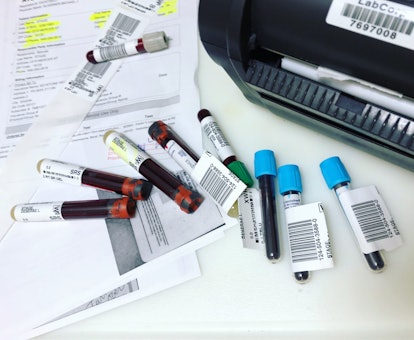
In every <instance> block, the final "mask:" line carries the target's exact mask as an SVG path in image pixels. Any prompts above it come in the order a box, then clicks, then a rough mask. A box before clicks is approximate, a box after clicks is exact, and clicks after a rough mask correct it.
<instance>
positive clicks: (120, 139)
mask: <svg viewBox="0 0 414 340" xmlns="http://www.w3.org/2000/svg"><path fill="white" fill-rule="evenodd" d="M103 139H104V142H105V144H106V145H107V146H108V147H110V148H111V149H112V150H113V151H114V152H115V153H116V154H117V155H118V156H120V157H121V158H122V159H123V160H124V161H125V162H126V163H128V164H129V165H130V166H132V167H133V168H134V169H135V170H137V171H138V172H139V173H140V174H141V175H143V176H144V177H145V178H147V179H148V180H149V181H150V182H151V183H152V184H154V185H155V186H156V187H157V188H158V189H160V190H161V191H162V192H163V193H165V194H166V195H167V196H168V197H170V198H171V199H172V200H173V201H174V202H175V203H176V204H178V206H179V207H180V209H181V210H182V211H184V212H186V213H193V212H194V211H196V210H197V209H198V207H199V206H200V205H201V203H202V202H203V200H204V198H203V197H202V196H201V195H200V194H199V193H198V192H197V191H194V190H191V189H189V188H187V187H186V186H184V184H182V183H181V182H180V181H179V180H178V179H177V178H176V177H174V176H173V175H172V174H170V173H169V172H168V171H167V170H165V169H164V168H162V167H161V166H160V165H159V164H158V163H156V162H155V161H154V160H152V159H151V158H150V157H149V155H147V154H146V153H145V152H144V151H142V150H141V149H140V148H139V147H138V146H136V145H135V144H134V143H133V142H132V141H130V140H129V139H128V138H126V137H125V136H123V135H121V134H119V133H118V132H116V131H112V130H111V131H107V132H106V133H105V135H104V137H103Z"/></svg>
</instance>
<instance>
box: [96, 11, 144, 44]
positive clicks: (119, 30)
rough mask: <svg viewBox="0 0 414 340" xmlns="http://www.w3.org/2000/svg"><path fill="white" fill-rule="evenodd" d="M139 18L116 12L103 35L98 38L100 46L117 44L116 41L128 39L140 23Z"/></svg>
mask: <svg viewBox="0 0 414 340" xmlns="http://www.w3.org/2000/svg"><path fill="white" fill-rule="evenodd" d="M140 22H141V21H140V20H138V19H136V18H132V17H130V16H128V15H125V14H123V13H118V15H117V16H116V17H115V19H114V21H113V22H112V24H111V26H110V27H109V28H108V30H107V31H106V33H105V36H104V37H103V38H101V39H100V40H99V42H100V43H101V46H110V45H114V44H117V41H120V40H126V39H129V38H130V37H131V36H132V34H133V33H134V32H135V30H136V29H137V27H138V25H139V24H140Z"/></svg>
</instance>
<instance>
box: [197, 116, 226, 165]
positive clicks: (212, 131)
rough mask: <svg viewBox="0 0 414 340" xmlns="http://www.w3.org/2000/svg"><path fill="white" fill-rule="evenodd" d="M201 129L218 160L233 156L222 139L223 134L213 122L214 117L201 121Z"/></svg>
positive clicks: (223, 138)
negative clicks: (215, 152)
mask: <svg viewBox="0 0 414 340" xmlns="http://www.w3.org/2000/svg"><path fill="white" fill-rule="evenodd" d="M200 124H201V128H202V130H203V131H204V134H205V136H206V137H207V138H208V139H209V140H210V141H211V143H212V144H213V145H214V148H215V149H216V151H217V154H218V155H219V157H220V159H222V160H225V159H226V158H228V157H230V156H234V152H233V150H232V148H231V146H230V144H229V143H228V142H227V140H226V138H225V137H224V134H223V132H222V131H221V129H220V127H219V126H218V124H217V122H216V121H215V119H214V117H212V116H208V117H205V118H203V120H202V121H201V123H200Z"/></svg>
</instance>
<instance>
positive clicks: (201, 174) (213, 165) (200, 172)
mask: <svg viewBox="0 0 414 340" xmlns="http://www.w3.org/2000/svg"><path fill="white" fill-rule="evenodd" d="M192 176H193V178H194V179H195V180H196V181H197V183H199V184H200V185H201V187H202V188H203V189H204V190H205V191H206V192H208V193H209V194H210V196H211V198H212V199H213V200H214V201H215V202H216V203H217V204H218V205H219V206H220V207H221V208H222V209H223V210H224V211H225V212H228V211H229V210H230V208H231V207H232V205H233V204H234V202H236V201H237V199H238V197H239V196H240V195H241V194H242V192H243V190H244V189H246V185H245V184H244V183H243V182H242V181H241V180H240V179H239V178H238V177H237V176H236V175H235V174H233V173H232V172H231V171H230V170H229V169H228V168H227V167H226V166H224V164H223V163H221V162H220V161H219V160H218V159H217V158H215V157H214V156H213V155H212V154H211V153H209V152H204V153H203V154H202V156H201V157H200V160H199V161H198V162H197V165H196V167H195V168H194V171H193V173H192Z"/></svg>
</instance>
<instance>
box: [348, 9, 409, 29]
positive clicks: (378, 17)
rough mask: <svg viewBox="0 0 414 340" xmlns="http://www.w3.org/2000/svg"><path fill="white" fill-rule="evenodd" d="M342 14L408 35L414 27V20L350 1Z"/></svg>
mask: <svg viewBox="0 0 414 340" xmlns="http://www.w3.org/2000/svg"><path fill="white" fill-rule="evenodd" d="M341 14H342V15H343V16H346V17H348V18H352V19H354V20H359V21H362V22H365V23H368V24H371V25H375V26H378V27H382V28H385V29H389V30H391V31H394V32H399V33H402V34H407V35H410V34H411V33H412V32H413V28H414V22H412V21H410V20H407V19H404V18H401V17H397V16H395V15H391V14H386V13H383V12H378V11H375V10H371V9H369V8H366V7H362V6H356V5H351V4H348V3H347V4H345V5H344V8H343V10H342V12H341Z"/></svg>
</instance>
